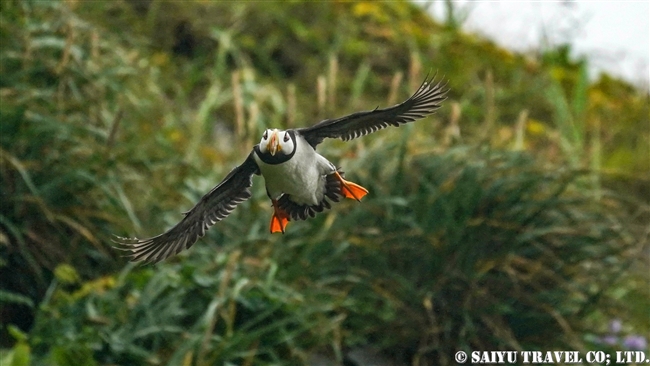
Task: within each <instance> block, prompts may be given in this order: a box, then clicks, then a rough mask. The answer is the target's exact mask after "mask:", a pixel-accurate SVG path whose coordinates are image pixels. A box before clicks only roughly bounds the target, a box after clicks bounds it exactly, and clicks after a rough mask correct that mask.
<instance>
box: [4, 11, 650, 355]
mask: <svg viewBox="0 0 650 366" xmlns="http://www.w3.org/2000/svg"><path fill="white" fill-rule="evenodd" d="M0 10H1V12H0V20H1V25H0V42H1V46H2V47H1V51H0V52H1V53H0V97H1V108H0V182H1V194H0V207H1V208H2V213H1V215H0V244H1V245H0V254H1V257H0V258H1V260H0V274H1V276H2V285H1V288H0V306H2V308H1V311H0V319H1V323H2V333H1V334H0V342H1V345H0V346H1V347H2V348H3V349H4V351H3V353H2V356H1V359H0V361H1V362H2V364H3V365H4V364H8V365H27V364H39V365H114V364H120V365H139V364H154V365H158V364H167V365H180V364H182V365H212V364H225V363H230V364H246V365H251V364H304V363H311V364H316V363H318V362H329V361H326V360H332V361H331V362H337V363H343V362H345V363H346V364H367V363H368V357H381V358H382V362H392V363H395V364H413V365H434V364H436V365H437V364H442V365H445V364H454V363H455V362H454V361H453V354H454V353H455V352H456V351H457V350H467V351H471V350H497V349H503V350H557V349H575V350H581V351H586V350H589V349H606V350H612V349H637V348H642V347H643V342H642V340H644V339H647V337H648V336H650V334H648V329H650V316H649V314H648V312H647V309H649V308H650V289H649V285H648V284H649V281H650V278H649V277H648V271H647V269H648V258H649V257H648V255H649V251H648V236H649V234H650V232H649V231H648V226H647V223H648V222H649V221H650V214H649V208H650V205H649V203H650V202H649V200H648V197H650V189H649V187H650V174H649V171H650V131H649V126H650V121H649V120H648V119H649V115H650V113H649V110H648V100H649V98H648V94H647V91H642V90H638V89H635V88H634V87H632V86H630V85H628V84H626V83H625V82H622V81H620V80H617V79H615V78H612V77H610V76H608V75H601V76H600V77H599V78H598V79H597V80H589V78H588V77H587V74H586V65H587V62H588V61H587V60H573V59H571V58H570V57H569V56H568V55H569V51H570V46H562V47H558V48H552V49H544V50H540V51H539V53H537V54H525V55H524V54H514V53H511V52H509V51H506V50H504V49H501V48H498V47H496V46H495V45H493V44H492V43H490V42H488V41H486V40H483V39H480V38H477V37H476V36H474V35H471V34H465V33H463V32H462V30H461V29H460V28H459V27H460V23H462V22H460V20H459V19H457V17H456V14H455V13H454V9H453V7H452V6H450V9H449V10H450V11H449V16H448V19H447V22H446V23H445V24H438V23H436V22H434V21H433V20H432V19H431V18H430V17H429V16H428V15H427V14H426V12H424V11H423V10H422V9H421V8H420V7H418V6H415V5H413V4H410V3H406V2H404V3H402V2H389V3H381V4H380V3H371V2H333V3H326V2H316V3H314V2H309V3H298V2H294V3H290V4H286V3H282V4H281V3H276V2H272V3H259V2H258V3H244V2H242V3H232V2H228V3H216V2H214V3H213V2H201V1H199V2H191V3H190V2H184V3H180V2H163V1H115V2H77V1H67V2H54V1H53V2H29V1H3V2H1V3H0ZM430 70H433V71H437V72H438V75H439V77H444V78H445V79H446V80H448V81H449V87H450V88H451V91H450V94H449V99H448V101H447V102H446V104H445V106H444V107H443V108H442V109H441V110H440V111H439V112H438V113H437V114H436V115H435V116H433V117H430V118H428V119H427V120H425V121H422V122H419V123H417V124H414V125H411V126H407V127H404V128H400V129H399V130H398V129H392V130H390V131H384V132H382V133H378V134H375V135H372V136H369V137H367V138H364V139H361V140H358V141H354V142H350V143H342V142H338V141H330V142H327V143H326V144H323V146H322V149H321V152H322V153H323V154H326V156H328V157H329V158H330V159H331V160H332V161H334V162H336V163H337V164H338V165H339V166H341V167H342V168H343V169H344V170H345V171H346V172H347V176H348V177H351V179H352V180H354V181H358V182H359V183H361V184H362V185H364V186H366V187H367V188H368V189H369V190H370V192H371V193H370V194H369V195H368V196H367V198H365V199H364V201H363V203H362V204H356V203H349V202H346V203H342V204H338V205H337V206H336V207H335V209H333V210H331V211H329V212H327V213H325V214H321V215H320V216H319V217H317V218H315V219H313V220H310V221H307V222H299V223H292V224H291V225H290V227H289V230H288V233H287V234H286V235H270V234H268V231H267V230H268V219H269V217H270V216H269V215H270V208H269V203H268V201H267V199H266V197H265V194H264V188H263V181H262V179H261V178H256V180H255V182H254V183H255V184H254V196H253V198H252V199H251V200H249V201H248V202H246V203H244V204H242V205H241V206H240V207H239V208H238V209H237V210H236V211H235V212H234V213H233V215H231V217H229V218H228V219H226V220H225V221H223V222H222V223H220V224H219V225H217V226H216V227H215V228H213V229H212V230H211V231H210V232H209V233H208V235H207V237H206V238H204V239H202V240H201V241H200V242H199V243H198V244H197V245H196V246H195V247H193V248H192V249H191V250H189V251H187V252H186V253H183V254H182V255H180V256H178V257H177V258H174V259H171V260H168V261H166V262H165V263H161V264H158V265H155V266H135V265H132V264H127V263H126V262H125V261H124V260H123V259H122V258H120V257H119V256H118V255H119V253H118V252H117V251H115V250H113V249H111V247H110V236H111V235H112V234H118V235H129V236H134V235H137V236H139V237H144V236H148V235H153V234H157V233H159V232H161V231H162V230H163V229H165V228H167V227H169V226H170V225H172V224H174V223H175V222H176V221H177V220H178V219H179V218H180V215H179V212H181V211H184V210H186V209H188V208H189V207H191V205H192V204H193V203H194V202H195V201H196V200H197V199H198V198H199V197H200V196H201V195H202V194H203V193H205V192H206V191H208V190H209V189H210V188H211V187H212V186H213V185H214V184H216V183H217V182H219V181H220V180H221V179H222V178H223V177H224V176H225V174H226V173H227V172H228V171H229V170H230V169H231V168H232V167H233V166H235V165H237V164H239V163H240V162H241V160H242V157H243V156H245V154H246V153H247V152H248V151H249V149H250V148H251V146H252V145H253V144H254V143H256V142H257V140H258V139H259V136H260V133H261V131H263V130H264V129H265V128H267V127H270V126H276V127H278V126H279V127H291V126H301V125H308V124H311V123H315V122H316V121H318V120H319V119H320V118H324V117H328V116H330V117H331V116H339V115H343V114H347V113H350V112H353V111H357V110H360V109H370V108H374V107H375V106H378V105H380V106H384V105H387V104H391V103H396V102H398V101H400V100H401V99H403V98H406V97H407V96H408V95H409V94H410V93H411V92H412V91H414V90H415V88H416V87H417V85H419V83H420V82H421V80H422V79H423V77H424V75H425V74H426V73H427V72H429V71H430ZM319 149H320V147H319ZM611 320H615V321H614V323H612V324H616V325H617V326H616V327H614V328H615V329H609V328H608V324H610V321H611ZM621 323H622V325H621ZM610 333H615V334H613V337H612V334H610ZM634 337H636V338H634ZM644 337H645V338H644ZM634 339H636V340H637V343H634V342H631V341H630V340H634Z"/></svg>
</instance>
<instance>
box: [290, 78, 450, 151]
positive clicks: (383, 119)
mask: <svg viewBox="0 0 650 366" xmlns="http://www.w3.org/2000/svg"><path fill="white" fill-rule="evenodd" d="M434 77H435V75H434ZM434 77H432V78H428V77H427V78H425V79H424V82H423V83H422V85H420V88H418V90H417V91H416V92H415V94H413V95H412V96H411V97H410V98H408V99H407V100H405V101H404V102H402V103H400V104H397V105H395V106H393V107H390V108H385V109H377V108H375V110H372V111H365V112H358V113H353V114H350V115H348V116H345V117H341V118H337V119H327V120H324V121H321V122H319V123H317V124H315V125H313V126H311V127H306V128H300V129H298V130H297V131H298V132H299V133H300V134H301V135H302V136H303V137H304V138H305V139H306V140H307V141H308V142H309V144H310V145H311V146H312V147H314V148H316V145H318V144H320V143H321V142H323V139H325V138H327V137H329V138H340V139H342V140H344V141H347V140H352V139H355V138H357V137H361V136H365V135H367V134H370V133H372V132H375V131H378V130H381V129H383V128H386V127H388V126H399V125H401V124H404V123H409V122H413V121H415V120H418V119H420V118H424V117H426V116H427V115H429V114H431V113H433V112H434V111H435V110H436V109H438V108H440V103H442V101H444V100H445V99H446V94H447V91H448V90H447V89H446V88H445V87H446V85H447V84H446V83H445V84H442V83H441V82H438V83H437V84H435V85H434Z"/></svg>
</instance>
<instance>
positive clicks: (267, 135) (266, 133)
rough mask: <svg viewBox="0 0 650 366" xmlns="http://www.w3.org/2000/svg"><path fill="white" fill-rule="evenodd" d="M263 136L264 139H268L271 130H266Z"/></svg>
mask: <svg viewBox="0 0 650 366" xmlns="http://www.w3.org/2000/svg"><path fill="white" fill-rule="evenodd" d="M262 138H263V139H264V140H266V139H268V138H269V130H266V131H264V134H263V135H262Z"/></svg>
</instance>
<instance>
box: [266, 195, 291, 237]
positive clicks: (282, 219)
mask: <svg viewBox="0 0 650 366" xmlns="http://www.w3.org/2000/svg"><path fill="white" fill-rule="evenodd" d="M271 202H272V203H273V216H271V225H270V228H269V230H270V231H271V233H272V234H273V233H282V234H284V229H285V228H286V227H287V224H288V223H289V215H288V214H287V213H286V212H284V211H283V210H282V209H280V208H279V207H278V201H276V200H271Z"/></svg>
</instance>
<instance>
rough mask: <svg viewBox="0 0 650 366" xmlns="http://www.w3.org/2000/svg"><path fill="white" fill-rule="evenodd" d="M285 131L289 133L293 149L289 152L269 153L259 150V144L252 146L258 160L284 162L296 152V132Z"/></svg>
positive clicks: (276, 163) (270, 162)
mask: <svg viewBox="0 0 650 366" xmlns="http://www.w3.org/2000/svg"><path fill="white" fill-rule="evenodd" d="M287 133H288V134H289V137H291V140H292V141H293V151H292V152H291V154H288V155H285V154H275V155H271V154H270V153H269V152H268V151H267V152H265V153H263V152H262V151H261V150H260V145H259V144H257V145H255V147H253V151H255V154H256V155H257V157H259V158H260V160H262V162H263V163H265V164H269V165H278V164H282V163H286V162H287V161H289V159H291V158H292V157H293V156H294V155H295V154H296V150H298V141H297V139H296V132H295V131H294V130H287Z"/></svg>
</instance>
